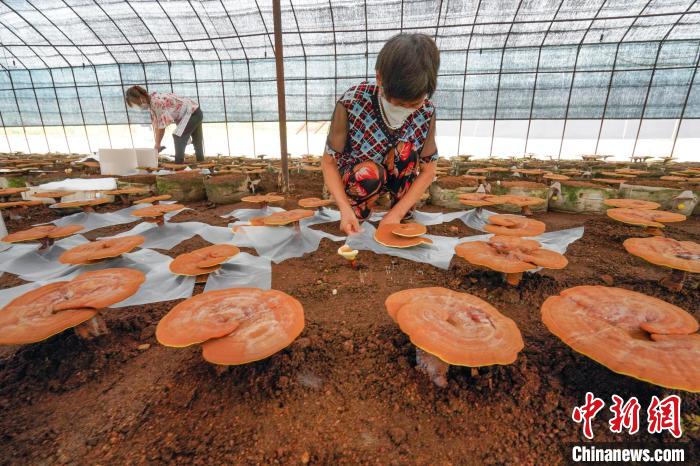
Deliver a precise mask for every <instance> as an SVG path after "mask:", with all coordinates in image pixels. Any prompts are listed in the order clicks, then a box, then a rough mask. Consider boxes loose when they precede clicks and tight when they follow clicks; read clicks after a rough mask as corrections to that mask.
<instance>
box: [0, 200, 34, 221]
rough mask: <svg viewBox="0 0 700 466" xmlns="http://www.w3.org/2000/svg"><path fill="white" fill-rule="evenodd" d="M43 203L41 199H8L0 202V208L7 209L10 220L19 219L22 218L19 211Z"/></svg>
mask: <svg viewBox="0 0 700 466" xmlns="http://www.w3.org/2000/svg"><path fill="white" fill-rule="evenodd" d="M41 204H43V203H42V202H41V201H10V202H0V210H5V209H7V210H8V212H9V214H10V220H19V219H21V218H22V216H21V215H19V211H20V210H22V209H26V208H28V207H33V206H38V205H41Z"/></svg>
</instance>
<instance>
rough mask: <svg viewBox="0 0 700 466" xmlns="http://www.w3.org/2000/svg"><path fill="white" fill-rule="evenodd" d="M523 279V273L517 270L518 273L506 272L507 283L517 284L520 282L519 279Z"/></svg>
mask: <svg viewBox="0 0 700 466" xmlns="http://www.w3.org/2000/svg"><path fill="white" fill-rule="evenodd" d="M522 279H523V273H522V272H518V273H507V274H506V282H508V284H509V285H513V286H517V285H518V284H519V283H520V280H522Z"/></svg>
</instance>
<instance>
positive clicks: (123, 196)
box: [102, 188, 148, 205]
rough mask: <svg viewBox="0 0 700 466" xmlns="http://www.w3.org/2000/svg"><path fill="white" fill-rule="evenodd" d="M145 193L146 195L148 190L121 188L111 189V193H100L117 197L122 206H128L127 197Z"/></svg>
mask: <svg viewBox="0 0 700 466" xmlns="http://www.w3.org/2000/svg"><path fill="white" fill-rule="evenodd" d="M146 193H148V190H147V189H143V188H122V189H113V190H111V191H102V194H107V195H109V196H115V197H117V198H118V199H119V200H120V201H121V203H122V205H129V203H130V202H129V196H132V195H134V194H137V195H138V194H146Z"/></svg>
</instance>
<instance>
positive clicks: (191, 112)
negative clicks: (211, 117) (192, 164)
mask: <svg viewBox="0 0 700 466" xmlns="http://www.w3.org/2000/svg"><path fill="white" fill-rule="evenodd" d="M125 98H126V103H127V104H128V105H129V107H132V108H133V107H137V108H140V109H141V110H148V111H150V112H151V124H152V125H153V135H154V138H155V145H154V147H155V149H156V153H157V152H160V150H161V142H162V140H163V135H164V134H165V128H166V127H167V126H168V125H170V124H171V123H175V125H177V126H176V128H175V131H173V142H174V145H175V163H183V162H184V161H185V147H186V146H187V142H188V141H189V139H190V137H191V138H192V144H193V145H194V152H195V155H196V156H197V161H198V162H203V161H204V136H203V134H202V119H203V115H202V110H201V109H200V108H199V104H198V103H197V102H195V101H194V100H192V99H189V98H187V97H180V96H177V95H175V94H170V93H164V92H151V93H150V94H149V93H148V92H147V91H146V89H144V88H143V87H141V86H131V87H130V88H129V89H127V90H126V96H125Z"/></svg>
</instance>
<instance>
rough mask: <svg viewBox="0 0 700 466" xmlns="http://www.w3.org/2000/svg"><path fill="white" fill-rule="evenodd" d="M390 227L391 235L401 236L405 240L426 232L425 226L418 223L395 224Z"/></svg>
mask: <svg viewBox="0 0 700 466" xmlns="http://www.w3.org/2000/svg"><path fill="white" fill-rule="evenodd" d="M392 227H393V228H392V229H391V232H392V233H393V234H395V235H398V236H403V237H405V238H414V237H416V236H421V235H424V234H426V233H427V232H428V229H427V228H426V227H425V225H421V224H420V223H397V224H394V225H392Z"/></svg>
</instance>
